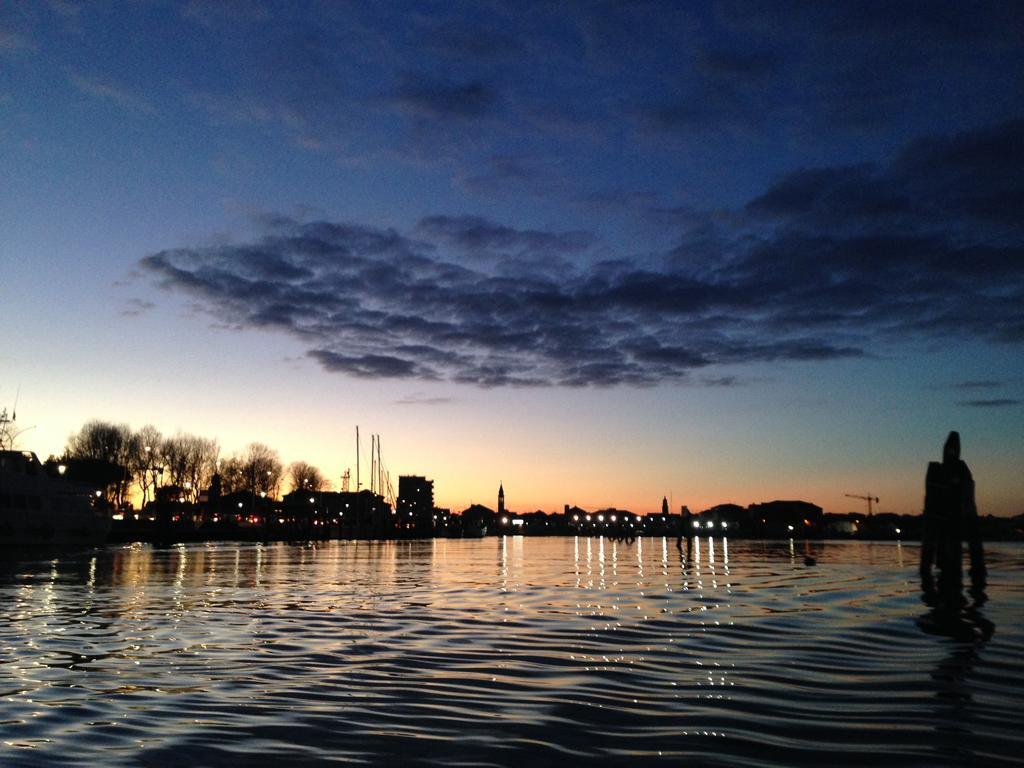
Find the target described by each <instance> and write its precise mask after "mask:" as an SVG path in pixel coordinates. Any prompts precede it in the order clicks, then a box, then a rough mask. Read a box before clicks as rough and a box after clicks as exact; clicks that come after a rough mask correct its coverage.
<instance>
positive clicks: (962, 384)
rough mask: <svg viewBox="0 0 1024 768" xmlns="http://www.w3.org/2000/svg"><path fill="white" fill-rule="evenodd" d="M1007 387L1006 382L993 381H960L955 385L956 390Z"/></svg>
mask: <svg viewBox="0 0 1024 768" xmlns="http://www.w3.org/2000/svg"><path fill="white" fill-rule="evenodd" d="M1005 385H1006V382H1004V381H992V380H991V379H983V380H970V381H959V382H957V383H956V384H954V385H953V387H954V388H955V389H998V388H1000V387H1003V386H1005Z"/></svg>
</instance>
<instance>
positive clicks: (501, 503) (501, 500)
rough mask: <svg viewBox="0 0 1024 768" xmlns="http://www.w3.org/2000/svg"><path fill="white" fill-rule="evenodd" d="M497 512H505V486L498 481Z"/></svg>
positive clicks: (501, 513) (502, 513) (500, 513)
mask: <svg viewBox="0 0 1024 768" xmlns="http://www.w3.org/2000/svg"><path fill="white" fill-rule="evenodd" d="M498 514H499V515H504V514H505V487H504V486H503V485H502V484H501V483H498Z"/></svg>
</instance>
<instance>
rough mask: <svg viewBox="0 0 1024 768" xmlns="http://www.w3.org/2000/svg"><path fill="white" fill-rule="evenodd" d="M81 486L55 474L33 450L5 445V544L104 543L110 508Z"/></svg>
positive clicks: (1, 464) (0, 478) (1, 533)
mask: <svg viewBox="0 0 1024 768" xmlns="http://www.w3.org/2000/svg"><path fill="white" fill-rule="evenodd" d="M94 500H95V497H94V496H93V495H92V494H90V493H89V490H88V489H86V488H83V487H82V486H80V485H78V484H76V483H72V482H70V481H68V480H65V479H64V478H63V477H60V476H57V477H53V476H51V475H50V474H48V473H47V471H46V469H45V468H44V467H43V465H42V464H41V463H40V462H39V458H38V457H37V456H36V455H35V454H34V453H32V452H31V451H17V450H0V547H10V546H25V545H39V546H53V547H69V546H70V547H74V546H88V545H93V544H102V543H103V542H105V541H106V539H107V534H108V533H109V532H110V524H111V519H110V514H109V512H107V511H105V510H102V509H98V508H97V507H96V506H94Z"/></svg>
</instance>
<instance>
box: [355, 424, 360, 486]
mask: <svg viewBox="0 0 1024 768" xmlns="http://www.w3.org/2000/svg"><path fill="white" fill-rule="evenodd" d="M359 488H360V485H359V425H358V424H357V425H356V493H359Z"/></svg>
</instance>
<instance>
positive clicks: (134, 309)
mask: <svg viewBox="0 0 1024 768" xmlns="http://www.w3.org/2000/svg"><path fill="white" fill-rule="evenodd" d="M155 307H156V304H154V303H153V302H152V301H147V300H145V299H129V300H128V301H127V302H125V306H124V308H123V309H122V310H121V312H120V314H121V315H122V316H123V317H139V316H140V315H144V314H146V313H147V312H149V311H150V310H152V309H154V308H155Z"/></svg>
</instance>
